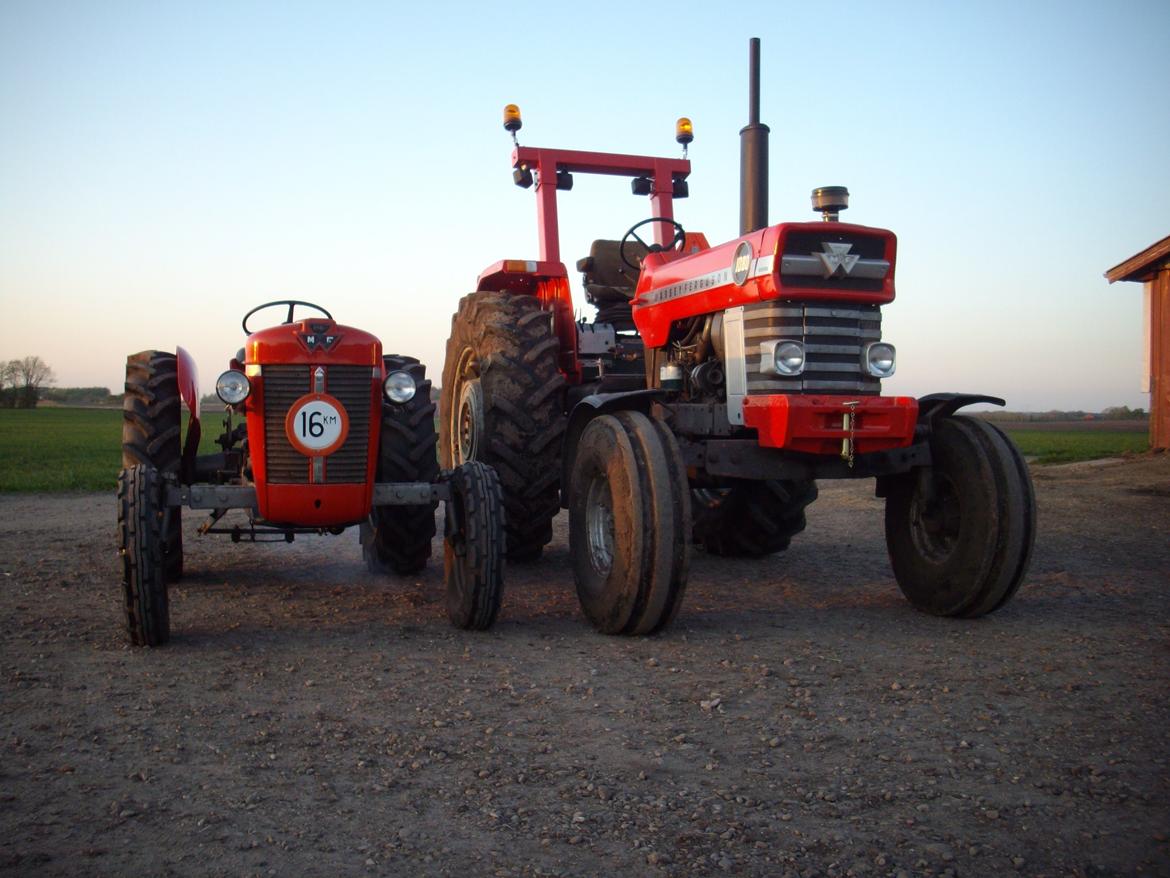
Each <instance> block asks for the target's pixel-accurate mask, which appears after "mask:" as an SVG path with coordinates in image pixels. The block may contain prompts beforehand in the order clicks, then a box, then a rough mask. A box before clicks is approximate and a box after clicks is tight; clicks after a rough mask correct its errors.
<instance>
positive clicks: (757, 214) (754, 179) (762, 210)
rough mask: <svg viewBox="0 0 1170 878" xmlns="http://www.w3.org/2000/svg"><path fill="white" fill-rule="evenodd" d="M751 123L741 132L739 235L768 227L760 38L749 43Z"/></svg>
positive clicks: (765, 140)
mask: <svg viewBox="0 0 1170 878" xmlns="http://www.w3.org/2000/svg"><path fill="white" fill-rule="evenodd" d="M748 47H749V48H748V55H749V60H748V123H747V126H746V127H744V128H742V129H740V132H739V233H740V234H741V235H746V234H747V233H748V232H754V231H756V230H757V229H762V228H763V227H764V226H766V225H767V224H768V132H769V130H770V129H769V128H768V126H767V125H763V124H761V123H760V38H759V37H752V38H751V41H750V42H749V43H748Z"/></svg>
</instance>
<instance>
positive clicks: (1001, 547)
mask: <svg viewBox="0 0 1170 878" xmlns="http://www.w3.org/2000/svg"><path fill="white" fill-rule="evenodd" d="M930 454H931V461H932V463H931V466H930V467H929V468H928V469H927V470H925V471H915V472H911V473H908V474H906V475H904V476H901V477H899V478H897V479H895V480H892V481H891V482H890V485H889V489H888V491H887V496H886V546H887V548H888V549H889V553H890V563H891V565H892V566H893V569H894V576H895V578H896V579H897V581H898V586H899V587H900V588H901V589H902V593H903V594H905V595H906V598H907V599H908V600H909V601H910V603H911V604H913V605H914V607H916V608H917V609H919V610H922V611H923V612H926V613H931V614H933V615H936V616H959V617H964V618H975V617H977V616H983V615H985V614H987V613H990V612H992V611H994V610H996V609H998V608H999V607H1001V606H1003V605H1004V604H1005V603H1006V602H1007V601H1008V600H1009V599H1010V598H1011V596H1012V595H1013V594H1014V593H1015V591H1016V590H1017V589H1018V588H1019V585H1020V583H1021V582H1022V581H1023V578H1024V576H1025V574H1026V573H1027V568H1028V561H1029V558H1030V555H1031V550H1032V541H1033V537H1034V534H1035V529H1036V521H1035V517H1036V507H1035V499H1034V496H1033V493H1032V484H1031V478H1030V476H1029V475H1028V471H1027V467H1026V465H1025V464H1024V462H1023V459H1022V458H1021V457H1020V456H1019V453H1018V452H1017V451H1016V450H1015V449H1014V447H1013V446H1012V444H1011V441H1010V440H1009V439H1007V437H1006V436H1004V435H1003V434H1002V433H1001V432H1000V431H998V430H997V429H995V428H994V427H993V426H991V425H990V424H987V423H986V422H984V421H981V420H979V419H976V418H969V417H962V416H957V417H949V418H942V419H940V420H939V421H937V422H936V424H935V425H934V429H933V432H932V435H931V439H930Z"/></svg>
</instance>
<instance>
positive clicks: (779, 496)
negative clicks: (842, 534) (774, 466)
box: [692, 480, 817, 558]
mask: <svg viewBox="0 0 1170 878" xmlns="http://www.w3.org/2000/svg"><path fill="white" fill-rule="evenodd" d="M816 499H817V483H816V482H814V481H811V480H810V481H779V480H769V481H747V482H739V483H737V484H735V485H733V486H730V487H726V488H715V489H696V490H695V491H694V492H693V495H692V504H693V508H694V512H695V526H694V530H693V533H692V537H693V539H694V542H695V543H696V544H697V545H699V546H702V547H703V548H704V549H705V550H706V551H707V552H708V553H710V554H712V555H721V556H725V557H749V558H762V557H764V556H765V555H771V554H773V553H775V552H782V551H784V550H785V549H787V548H788V545H789V543H791V542H792V538H793V537H794V536H796V535H797V534H798V533H800V532H801V531H802V530H804V528H805V526H806V524H807V521H806V519H805V515H804V510H805V507H806V506H808V505H809V504H810V503H812V502H813V501H814V500H816Z"/></svg>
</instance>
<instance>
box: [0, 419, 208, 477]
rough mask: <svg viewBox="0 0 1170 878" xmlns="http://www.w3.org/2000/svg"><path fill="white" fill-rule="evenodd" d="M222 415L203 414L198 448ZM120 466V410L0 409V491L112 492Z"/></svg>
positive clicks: (203, 447)
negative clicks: (200, 439) (201, 432)
mask: <svg viewBox="0 0 1170 878" xmlns="http://www.w3.org/2000/svg"><path fill="white" fill-rule="evenodd" d="M221 419H222V416H221V415H220V414H219V413H218V412H213V413H209V414H206V415H204V417H203V428H204V435H203V437H202V441H201V442H200V450H201V451H203V452H211V451H215V450H216V446H215V445H214V439H215V436H216V435H218V434H219V433H221V432H222V429H221V428H220V425H219V422H220V420H221ZM208 431H214V432H213V433H212V435H210V436H209V435H207V432H208ZM121 466H122V410H121V409H112V408H65V407H61V408H39V409H34V410H32V411H24V410H12V409H0V491H25V492H28V491H105V490H110V491H113V490H114V484H115V482H116V481H117V478H118V470H119V469H120V468H121Z"/></svg>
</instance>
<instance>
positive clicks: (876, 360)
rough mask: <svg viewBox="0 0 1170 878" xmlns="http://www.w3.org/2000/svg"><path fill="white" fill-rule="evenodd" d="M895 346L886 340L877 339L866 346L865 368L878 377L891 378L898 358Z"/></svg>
mask: <svg viewBox="0 0 1170 878" xmlns="http://www.w3.org/2000/svg"><path fill="white" fill-rule="evenodd" d="M895 353H896V352H895V351H894V346H893V345H892V344H886V343H885V342H884V341H875V342H872V343H870V344H868V345H866V346H865V370H866V371H867V372H869V374H870V375H873V376H875V377H877V378H889V377H890V376H891V375H893V374H894V369H895V368H896V365H897V364H896V360H897V357H896V356H895Z"/></svg>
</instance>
